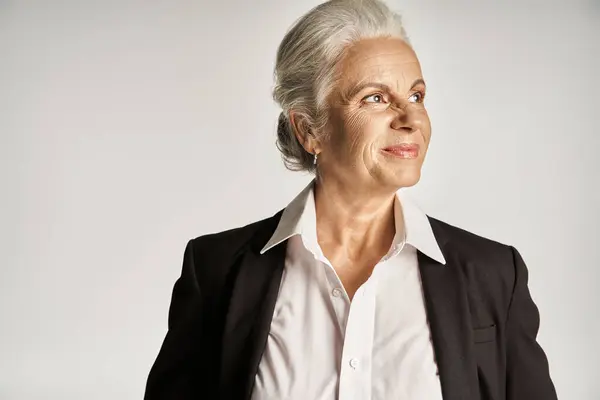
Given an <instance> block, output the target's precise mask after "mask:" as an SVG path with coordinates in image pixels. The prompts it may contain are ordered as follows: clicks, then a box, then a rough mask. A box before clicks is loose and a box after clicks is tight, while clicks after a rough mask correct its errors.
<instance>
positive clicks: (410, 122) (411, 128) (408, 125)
mask: <svg viewBox="0 0 600 400" xmlns="http://www.w3.org/2000/svg"><path fill="white" fill-rule="evenodd" d="M390 108H391V109H392V110H393V111H394V112H395V113H396V115H395V116H394V119H393V120H392V123H391V128H392V129H394V130H402V131H405V132H406V133H413V132H415V131H418V130H419V129H420V128H421V124H422V121H421V117H420V113H419V112H417V111H416V110H414V109H413V107H412V104H411V103H406V104H392V105H391V106H390Z"/></svg>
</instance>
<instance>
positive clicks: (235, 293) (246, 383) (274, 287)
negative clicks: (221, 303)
mask: <svg viewBox="0 0 600 400" xmlns="http://www.w3.org/2000/svg"><path fill="white" fill-rule="evenodd" d="M280 216H281V212H280V213H278V214H277V215H275V216H274V217H273V218H271V219H269V220H267V223H266V224H265V225H267V226H265V227H264V229H261V232H257V234H256V235H255V237H254V239H253V240H252V241H251V242H252V243H250V244H249V246H248V247H247V248H246V249H245V250H244V251H243V252H242V253H241V254H240V258H239V261H238V263H237V264H236V265H235V266H234V269H235V271H234V272H233V273H234V275H233V276H234V278H233V279H234V282H233V287H232V291H231V293H230V297H229V298H230V300H229V307H228V310H227V314H226V316H225V325H224V330H223V339H222V340H223V341H222V353H221V366H220V369H221V373H220V382H219V387H220V397H219V398H223V399H234V398H235V399H249V398H250V396H251V394H252V389H253V386H254V379H255V375H256V372H257V369H258V365H259V363H260V359H261V357H262V354H263V351H264V348H265V346H266V342H267V336H268V333H269V330H270V326H271V320H272V317H273V312H274V308H275V302H276V300H277V295H278V292H279V286H280V283H281V277H282V273H283V269H284V263H285V253H286V243H287V242H284V243H281V244H279V245H278V246H276V247H274V248H272V249H271V250H269V251H267V252H266V253H265V254H263V255H261V254H260V248H261V247H260V246H262V245H264V244H265V243H266V241H267V240H268V238H269V236H270V235H271V234H272V233H273V231H274V229H275V226H276V225H277V222H278V221H279V217H280Z"/></svg>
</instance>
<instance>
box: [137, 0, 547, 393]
mask: <svg viewBox="0 0 600 400" xmlns="http://www.w3.org/2000/svg"><path fill="white" fill-rule="evenodd" d="M275 72H276V85H275V90H274V98H275V99H276V100H277V101H278V103H279V104H280V105H281V107H282V110H283V111H282V113H281V115H280V119H279V125H278V132H277V133H278V148H279V149H280V151H281V152H282V155H283V158H284V161H285V163H286V165H287V166H288V167H289V168H290V169H294V170H305V171H309V172H312V173H314V174H315V179H314V180H313V182H311V183H310V184H309V186H307V188H306V189H305V190H303V191H302V192H301V193H300V194H299V195H298V197H297V198H296V199H294V200H293V201H292V202H291V203H290V204H289V205H288V206H287V207H286V208H285V209H284V210H283V211H280V212H278V213H277V214H275V215H274V216H272V217H270V218H267V219H265V220H262V221H259V222H256V223H253V224H250V225H247V226H245V227H242V228H237V229H233V230H229V231H226V232H221V233H218V234H212V235H203V236H200V237H198V238H196V239H193V240H190V241H189V242H188V245H187V247H186V251H185V255H184V262H183V270H182V274H181V277H180V278H179V280H178V281H177V282H176V284H175V287H174V290H173V297H172V300H171V307H170V311H169V330H168V333H167V336H166V338H165V341H164V343H163V346H162V348H161V350H160V353H159V355H158V358H157V360H156V362H155V364H154V366H153V368H152V370H151V372H150V375H149V377H148V382H147V387H146V399H148V400H151V399H188V398H189V399H192V398H211V399H212V398H224V399H254V400H264V399H281V398H289V399H306V398H310V399H336V398H340V399H353V398H356V399H361V400H364V399H373V400H375V399H389V398H407V399H413V398H414V399H431V400H438V399H442V398H443V399H446V400H448V399H450V400H452V399H454V400H458V399H463V400H470V399H472V400H476V399H494V400H501V399H511V400H529V399H555V398H556V393H555V390H554V387H553V384H552V381H551V379H550V375H549V368H548V363H547V359H546V356H545V354H544V352H543V351H542V349H541V348H540V346H539V345H538V343H537V341H536V335H537V331H538V327H539V314H538V310H537V308H536V306H535V304H534V303H533V301H532V299H531V296H530V294H529V290H528V287H527V269H526V267H525V264H524V262H523V259H522V258H521V256H520V255H519V253H518V252H517V251H516V249H514V248H513V247H512V246H507V245H503V244H500V243H498V242H495V241H492V240H489V239H486V238H483V237H480V236H477V235H475V234H472V233H469V232H467V231H465V230H462V229H459V228H457V227H454V226H451V225H449V224H446V223H443V222H441V221H439V220H437V219H434V218H432V217H429V216H427V215H426V214H425V213H423V212H422V211H421V210H420V209H419V208H418V207H417V206H416V205H415V204H413V203H412V202H411V201H410V200H409V199H408V198H407V197H406V196H404V195H403V194H402V191H401V189H402V188H406V187H410V186H414V185H415V184H416V183H417V182H418V181H419V179H420V176H421V167H422V164H423V162H424V160H425V155H426V153H427V149H428V147H429V143H430V139H431V124H430V121H429V117H428V115H427V111H426V108H425V103H424V97H425V91H426V85H425V79H424V77H423V74H422V71H421V67H420V64H419V61H418V58H417V56H416V54H415V52H414V50H413V49H412V47H411V45H410V42H409V40H408V38H407V37H406V33H405V31H404V28H403V27H402V25H401V21H400V18H399V16H398V15H397V14H395V13H393V12H391V11H390V10H389V9H388V8H387V7H386V6H385V5H384V4H383V3H381V2H380V1H378V0H368V1H359V0H332V1H329V2H327V3H323V4H322V5H320V6H317V7H316V8H314V9H313V10H311V11H310V12H309V13H307V14H306V15H305V16H304V17H303V18H301V19H300V20H298V21H297V22H296V23H295V25H294V26H293V27H292V28H291V29H290V31H289V32H288V33H287V34H286V36H285V38H284V39H283V41H282V43H281V45H280V47H279V50H278V54H277V61H276V67H275Z"/></svg>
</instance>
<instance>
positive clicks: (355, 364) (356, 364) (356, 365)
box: [350, 358, 358, 369]
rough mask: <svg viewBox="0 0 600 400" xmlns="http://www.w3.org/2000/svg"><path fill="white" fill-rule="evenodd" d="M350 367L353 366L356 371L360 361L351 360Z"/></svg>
mask: <svg viewBox="0 0 600 400" xmlns="http://www.w3.org/2000/svg"><path fill="white" fill-rule="evenodd" d="M350 366H351V367H352V368H353V369H356V368H358V360H357V359H356V358H352V359H350Z"/></svg>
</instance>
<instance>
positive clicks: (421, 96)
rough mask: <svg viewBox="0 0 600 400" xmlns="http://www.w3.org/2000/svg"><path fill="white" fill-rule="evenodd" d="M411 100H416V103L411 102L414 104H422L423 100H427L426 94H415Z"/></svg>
mask: <svg viewBox="0 0 600 400" xmlns="http://www.w3.org/2000/svg"><path fill="white" fill-rule="evenodd" d="M409 99H415V100H414V101H411V102H412V103H422V102H423V100H424V99H425V93H423V92H416V93H413V95H412V96H410V97H409Z"/></svg>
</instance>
